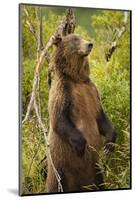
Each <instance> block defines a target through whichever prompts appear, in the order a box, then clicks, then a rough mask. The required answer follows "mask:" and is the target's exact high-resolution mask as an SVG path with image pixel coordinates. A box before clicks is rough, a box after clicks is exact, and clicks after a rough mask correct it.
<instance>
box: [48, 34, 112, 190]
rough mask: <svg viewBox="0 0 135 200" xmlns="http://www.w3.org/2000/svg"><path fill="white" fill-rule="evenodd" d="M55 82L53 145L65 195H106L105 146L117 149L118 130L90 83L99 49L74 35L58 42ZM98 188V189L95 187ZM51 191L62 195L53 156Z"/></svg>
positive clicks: (52, 92)
mask: <svg viewBox="0 0 135 200" xmlns="http://www.w3.org/2000/svg"><path fill="white" fill-rule="evenodd" d="M54 43H55V45H56V51H55V53H54V56H53V59H52V66H53V68H54V74H55V75H54V80H53V82H52V85H51V89H50V93H49V106H48V109H49V120H50V130H49V135H48V140H49V144H50V151H51V155H52V160H53V162H54V165H55V167H56V169H57V171H58V173H59V175H60V177H61V184H62V187H63V191H64V192H77V191H86V190H87V189H86V187H85V186H88V185H91V186H92V185H93V189H95V188H98V189H104V187H103V183H104V182H103V175H102V173H101V170H100V168H99V166H98V159H99V158H98V152H99V150H100V149H101V147H102V145H103V141H102V137H101V135H104V136H105V144H104V145H105V149H106V151H107V152H109V151H111V150H112V149H113V146H114V145H113V143H114V142H115V136H116V134H115V130H114V128H113V127H112V125H111V123H110V121H109V119H108V118H107V116H106V114H105V112H104V111H103V108H102V105H101V101H100V97H99V94H98V91H97V89H96V86H95V85H94V84H93V83H92V81H91V80H90V78H89V75H90V72H89V63H88V58H87V56H88V54H89V53H90V51H91V50H92V47H93V44H92V43H90V42H88V41H86V40H84V39H82V38H81V37H80V36H79V35H76V34H70V35H68V36H66V37H64V38H61V37H57V38H56V39H55V40H54ZM95 186H96V187H95ZM47 191H48V192H49V193H52V192H53V193H56V192H58V182H57V179H56V177H55V174H54V171H53V169H52V165H51V162H50V158H49V156H48V175H47Z"/></svg>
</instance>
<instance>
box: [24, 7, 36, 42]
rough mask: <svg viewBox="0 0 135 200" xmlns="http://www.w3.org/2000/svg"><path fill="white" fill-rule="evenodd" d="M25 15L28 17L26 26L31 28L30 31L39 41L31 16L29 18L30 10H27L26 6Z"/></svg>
mask: <svg viewBox="0 0 135 200" xmlns="http://www.w3.org/2000/svg"><path fill="white" fill-rule="evenodd" d="M23 10H24V14H25V16H26V25H27V27H28V28H29V31H30V32H31V33H32V35H33V36H34V38H35V40H37V37H36V31H35V28H34V26H33V24H32V22H31V20H30V16H29V12H28V10H27V9H26V7H25V6H24V9H23Z"/></svg>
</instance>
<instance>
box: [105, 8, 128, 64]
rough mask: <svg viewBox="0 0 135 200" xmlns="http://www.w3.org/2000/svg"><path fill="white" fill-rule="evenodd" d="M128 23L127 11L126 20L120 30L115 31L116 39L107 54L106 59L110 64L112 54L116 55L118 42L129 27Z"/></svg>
mask: <svg viewBox="0 0 135 200" xmlns="http://www.w3.org/2000/svg"><path fill="white" fill-rule="evenodd" d="M127 22H128V12H127V11H125V12H124V19H123V26H122V27H121V29H120V28H117V29H115V37H114V38H115V39H113V40H112V43H111V45H110V48H109V49H108V51H107V52H106V53H105V58H106V61H107V62H108V61H109V60H110V59H111V57H112V54H113V53H114V51H115V50H116V48H117V46H118V45H117V43H118V40H119V39H120V38H121V37H122V35H123V34H124V32H125V31H126V27H127Z"/></svg>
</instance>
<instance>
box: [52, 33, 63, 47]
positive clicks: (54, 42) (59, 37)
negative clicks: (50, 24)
mask: <svg viewBox="0 0 135 200" xmlns="http://www.w3.org/2000/svg"><path fill="white" fill-rule="evenodd" d="M61 41H62V36H61V35H60V34H58V35H57V36H55V37H53V44H54V45H56V46H59V44H60V43H61Z"/></svg>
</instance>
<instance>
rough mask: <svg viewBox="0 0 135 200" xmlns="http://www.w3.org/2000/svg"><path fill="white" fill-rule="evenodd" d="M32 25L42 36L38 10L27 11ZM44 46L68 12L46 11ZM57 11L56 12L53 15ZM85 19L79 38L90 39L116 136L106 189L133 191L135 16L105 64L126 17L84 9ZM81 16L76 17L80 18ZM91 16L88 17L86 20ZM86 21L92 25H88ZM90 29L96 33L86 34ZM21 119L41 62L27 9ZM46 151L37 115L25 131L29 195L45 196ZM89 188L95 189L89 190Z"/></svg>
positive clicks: (43, 87)
mask: <svg viewBox="0 0 135 200" xmlns="http://www.w3.org/2000/svg"><path fill="white" fill-rule="evenodd" d="M26 8H27V10H28V12H29V17H30V20H31V21H32V23H33V26H34V31H35V34H37V28H38V27H37V15H36V13H37V9H38V8H37V7H32V6H26ZM76 10H77V9H76ZM42 11H43V42H44V45H45V44H46V43H47V41H48V39H49V37H50V36H51V34H52V33H53V32H54V30H55V28H56V27H57V25H58V22H59V20H60V19H61V18H62V17H63V15H64V12H63V9H62V10H59V9H58V8H55V9H54V8H53V9H49V8H42ZM53 11H55V12H53ZM79 12H80V13H81V15H82V16H83V18H85V26H82V25H80V24H79V20H78V18H77V22H78V23H77V25H76V29H75V32H76V33H79V34H80V35H81V36H83V37H84V38H85V39H89V40H92V41H93V42H94V48H93V51H92V53H91V55H90V56H89V61H90V70H91V75H90V76H91V79H92V80H93V81H94V82H95V84H96V85H97V87H98V89H99V91H100V94H101V98H102V104H103V107H104V110H105V111H106V113H107V114H108V116H109V118H110V119H111V121H112V122H113V124H114V127H115V128H116V130H117V142H116V145H115V152H114V153H113V154H112V155H111V156H110V157H109V158H106V157H105V155H104V153H103V152H101V153H100V158H101V159H100V166H101V168H102V170H103V171H104V174H105V177H104V178H105V188H106V189H117V188H129V187H130V13H128V23H127V26H126V31H125V32H124V33H123V35H122V36H121V37H120V38H119V39H118V40H117V48H116V50H115V51H114V53H113V54H112V56H111V58H110V61H109V62H107V61H106V59H105V52H106V51H107V50H108V48H109V46H110V43H111V42H112V41H113V38H114V30H115V29H117V28H121V27H122V26H123V18H124V12H123V11H108V10H106V11H102V10H92V12H91V10H90V11H89V12H91V15H88V13H89V12H88V10H87V12H86V13H85V10H84V9H79ZM78 16H79V15H78V14H77V16H76V17H78ZM87 16H89V17H87ZM86 21H87V23H86ZM86 26H87V27H91V29H92V31H91V33H92V34H90V32H88V31H87V28H86ZM22 49H23V51H22V118H24V116H25V114H26V111H27V106H28V103H29V100H30V96H31V91H32V82H33V77H34V67H35V62H36V52H37V41H36V39H35V37H34V36H33V34H32V33H31V32H30V31H29V29H28V27H27V23H26V16H25V14H24V11H23V6H22ZM47 69H48V64H47V62H46V61H45V62H44V63H43V64H42V68H41V72H40V96H39V98H40V104H41V115H42V119H43V121H44V123H46V125H47V126H48V112H47V104H48V86H47ZM45 153H46V145H45V141H44V136H43V133H42V132H41V131H40V129H39V127H38V123H37V119H36V116H35V113H34V111H33V112H31V116H30V120H29V121H27V122H26V123H25V124H24V125H23V127H22V188H23V193H24V194H29V193H42V192H45V191H46V188H45V179H46V158H45ZM87 187H89V188H90V186H87Z"/></svg>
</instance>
